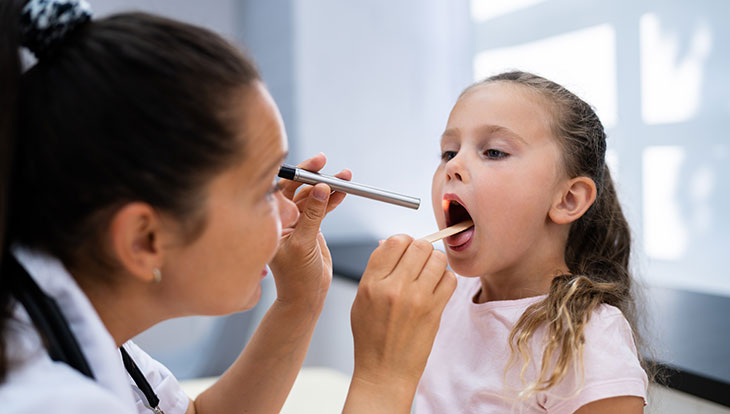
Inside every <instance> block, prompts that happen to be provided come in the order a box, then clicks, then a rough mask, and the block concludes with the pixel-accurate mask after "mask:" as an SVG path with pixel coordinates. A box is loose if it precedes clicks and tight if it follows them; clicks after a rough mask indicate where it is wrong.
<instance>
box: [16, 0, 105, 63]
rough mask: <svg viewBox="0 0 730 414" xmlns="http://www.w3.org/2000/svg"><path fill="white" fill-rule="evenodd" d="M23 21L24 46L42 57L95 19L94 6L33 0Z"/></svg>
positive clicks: (75, 1) (80, 0) (78, 1)
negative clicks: (93, 16) (81, 26)
mask: <svg viewBox="0 0 730 414" xmlns="http://www.w3.org/2000/svg"><path fill="white" fill-rule="evenodd" d="M20 19H21V20H20V22H21V34H22V45H23V46H25V47H27V48H28V49H29V50H30V51H31V52H33V54H34V55H36V57H40V56H41V55H43V54H45V53H46V52H47V51H48V50H50V49H51V48H53V46H55V45H57V44H59V43H60V42H61V41H62V40H63V39H64V38H65V37H66V35H67V34H68V33H69V32H71V31H72V30H73V29H75V28H76V27H78V26H80V25H82V24H83V23H86V22H88V21H89V20H91V7H89V4H88V3H87V2H86V1H85V0H30V1H29V2H28V3H27V4H26V5H25V7H23V12H22V15H21V18H20Z"/></svg>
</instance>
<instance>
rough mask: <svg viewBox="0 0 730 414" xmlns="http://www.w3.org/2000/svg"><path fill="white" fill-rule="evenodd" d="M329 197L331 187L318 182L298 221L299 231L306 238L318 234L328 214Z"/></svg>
mask: <svg viewBox="0 0 730 414" xmlns="http://www.w3.org/2000/svg"><path fill="white" fill-rule="evenodd" d="M329 198H330V188H329V186H328V185H327V184H317V185H315V186H314V187H313V188H312V191H311V192H310V193H309V197H308V199H307V201H306V203H305V205H304V208H303V209H302V212H301V215H300V216H299V221H297V230H298V231H297V232H298V233H299V234H300V236H304V237H305V238H308V237H310V236H311V237H316V236H317V233H319V226H320V225H321V224H322V219H324V216H325V215H326V214H327V202H328V201H329Z"/></svg>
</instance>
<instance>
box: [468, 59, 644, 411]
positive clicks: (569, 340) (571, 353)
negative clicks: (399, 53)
mask: <svg viewBox="0 0 730 414" xmlns="http://www.w3.org/2000/svg"><path fill="white" fill-rule="evenodd" d="M493 82H507V83H511V84H515V85H521V86H523V87H525V88H528V89H529V90H532V91H534V92H536V93H537V94H538V95H539V96H541V97H543V98H544V99H545V101H546V102H548V104H547V107H548V108H547V109H548V110H549V111H550V114H551V115H552V116H551V120H552V122H551V123H552V125H551V129H552V133H553V135H554V136H555V137H556V139H557V141H558V144H559V145H560V146H561V148H562V154H563V155H562V157H563V160H562V161H563V168H564V170H565V171H566V173H567V174H568V176H570V177H577V176H586V177H589V178H591V179H592V180H593V181H594V182H595V184H596V188H597V196H596V200H595V202H594V203H593V205H592V206H591V207H590V208H589V209H588V211H587V212H586V213H585V214H584V215H583V216H582V217H581V218H580V219H578V220H577V221H576V222H574V223H573V224H572V226H571V229H570V233H569V236H568V241H567V244H566V249H565V262H566V264H567V266H568V269H569V274H565V275H561V276H558V277H555V278H554V279H553V280H552V283H551V285H550V292H549V294H548V296H547V298H546V299H545V300H543V301H541V302H538V303H536V304H534V305H532V306H530V307H528V308H527V309H526V310H525V312H524V313H523V314H522V316H521V317H520V319H519V320H518V322H517V324H516V325H515V326H514V328H513V329H512V332H511V333H510V337H509V344H510V349H511V352H512V354H511V357H510V361H509V362H508V364H507V368H506V369H509V367H510V366H511V365H512V364H513V363H514V361H515V360H516V359H517V358H518V355H517V354H518V353H519V356H521V357H522V359H523V365H522V369H521V375H520V378H521V380H522V382H523V386H525V385H526V387H527V388H526V389H525V390H523V391H522V393H521V397H522V398H527V397H528V396H530V395H532V394H534V393H536V392H539V391H545V390H548V389H549V388H551V387H553V386H554V385H556V384H557V383H558V382H560V381H561V380H562V379H563V378H564V377H565V376H566V374H567V373H568V370H569V369H571V370H576V371H578V367H579V366H580V364H582V351H583V343H584V336H583V332H584V329H585V327H586V324H587V323H588V320H589V319H590V316H591V313H592V311H593V310H594V309H596V308H597V307H598V306H599V305H601V304H603V303H606V304H609V305H612V306H615V307H617V308H618V309H620V310H621V312H623V314H624V316H625V317H626V319H627V320H628V321H629V324H630V325H631V327H632V330H633V331H634V338H635V342H636V345H637V349H641V348H642V347H641V346H639V345H640V344H641V341H640V336H639V335H638V333H637V332H636V327H637V312H636V303H635V292H634V290H635V288H634V287H633V284H632V277H631V272H630V270H629V255H630V252H631V231H630V229H629V225H628V223H627V221H626V218H625V217H624V214H623V211H622V209H621V205H620V204H619V201H618V197H617V196H616V191H615V189H614V185H613V180H612V179H611V174H610V173H609V170H608V167H607V166H606V163H605V154H606V134H605V132H604V129H603V125H602V124H601V121H600V120H599V119H598V116H597V115H596V113H595V111H594V110H593V109H592V108H591V107H590V105H588V104H587V103H586V102H584V101H583V100H581V99H580V98H578V97H577V96H576V95H574V94H573V93H571V92H570V91H568V90H567V89H565V88H564V87H562V86H560V85H558V84H557V83H555V82H552V81H550V80H547V79H545V78H542V77H540V76H537V75H534V74H531V73H527V72H519V71H515V72H506V73H501V74H499V75H495V76H492V77H489V78H487V79H485V80H483V81H481V82H478V83H476V84H474V85H472V86H470V87H469V88H468V89H467V91H469V90H470V89H472V88H474V87H476V86H479V85H483V84H487V83H493ZM465 92H466V91H465ZM542 326H545V327H546V344H545V348H544V352H543V355H542V361H541V364H540V372H539V375H538V377H537V378H536V379H535V380H534V381H529V383H525V372H526V370H527V367H528V365H529V362H530V352H529V341H530V339H531V338H532V337H533V335H534V334H535V331H536V330H537V329H538V328H540V327H542ZM639 357H640V359H641V353H640V354H639ZM576 362H578V363H577V364H576ZM642 365H645V363H644V361H642ZM646 368H647V367H646V366H645V369H646ZM505 372H506V370H505ZM576 392H577V391H576ZM522 398H521V399H522Z"/></svg>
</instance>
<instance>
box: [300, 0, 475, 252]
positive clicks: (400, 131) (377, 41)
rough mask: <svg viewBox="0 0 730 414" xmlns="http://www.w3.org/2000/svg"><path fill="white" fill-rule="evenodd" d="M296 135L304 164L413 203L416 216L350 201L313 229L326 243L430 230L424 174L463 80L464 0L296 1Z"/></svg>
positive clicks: (466, 54) (466, 44)
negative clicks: (322, 157) (324, 161)
mask: <svg viewBox="0 0 730 414" xmlns="http://www.w3.org/2000/svg"><path fill="white" fill-rule="evenodd" d="M294 15H295V21H294V24H295V27H296V35H295V37H294V39H295V51H296V52H295V53H296V58H295V61H296V74H295V79H296V81H295V85H296V107H297V118H296V122H295V123H294V124H293V125H291V126H290V128H294V129H296V136H297V140H296V142H294V143H293V145H294V147H295V149H296V155H297V156H298V157H299V158H300V159H303V158H305V157H309V156H311V155H314V154H316V153H318V152H320V151H321V152H324V153H325V154H326V155H327V156H328V158H329V165H328V167H326V171H327V172H336V171H339V170H340V169H342V168H350V169H351V170H353V174H354V177H353V179H354V180H355V181H358V182H361V183H363V184H367V185H372V186H378V187H383V188H385V189H387V190H391V191H395V192H400V193H404V194H407V195H411V196H415V197H419V198H421V199H422V201H421V208H420V210H418V211H417V212H414V211H413V210H409V209H405V208H402V207H395V206H391V205H386V204H382V203H378V202H374V201H371V200H367V199H363V198H358V197H354V196H350V197H349V200H346V201H345V202H344V203H343V204H342V205H341V206H340V207H339V208H338V210H337V211H336V212H334V213H333V214H332V215H331V216H330V217H329V218H328V219H327V221H326V222H325V224H324V225H323V226H322V229H323V232H324V233H325V235H326V236H327V237H328V240H329V241H330V242H333V241H336V240H342V239H362V238H384V237H386V236H389V235H391V234H394V233H400V232H403V233H409V234H412V235H414V236H420V235H424V234H426V233H428V232H431V231H433V230H435V229H436V226H435V221H434V219H433V214H432V210H431V203H430V194H431V185H430V183H431V174H432V173H433V171H434V169H435V167H436V165H437V163H438V161H439V147H438V142H439V141H438V140H439V137H440V135H441V132H442V131H443V128H444V126H445V124H446V118H447V116H448V113H449V110H450V108H451V106H452V105H453V103H454V101H455V99H456V96H457V95H458V93H459V92H460V91H461V89H463V88H464V87H465V86H466V85H467V84H468V83H469V80H470V77H471V69H470V67H469V61H470V51H471V43H470V33H471V32H470V30H471V29H470V27H469V25H468V24H465V22H468V3H467V2H466V1H464V0H461V1H453V0H425V1H415V0H408V1H397V2H396V1H389V0H372V1H366V2H343V1H338V0H316V1H314V0H311V1H301V2H296V3H295V13H294Z"/></svg>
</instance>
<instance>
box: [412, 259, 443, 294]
mask: <svg viewBox="0 0 730 414" xmlns="http://www.w3.org/2000/svg"><path fill="white" fill-rule="evenodd" d="M447 264H448V261H447V260H446V255H445V254H444V252H442V251H440V250H436V249H434V250H433V251H432V252H431V254H430V255H429V257H428V260H426V264H425V265H424V266H423V269H422V270H421V273H420V274H419V275H418V278H417V279H416V280H417V282H418V283H420V284H424V285H427V286H428V287H430V289H431V291H435V290H436V285H438V283H439V281H440V280H441V276H442V275H443V274H444V271H446V266H447Z"/></svg>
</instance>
